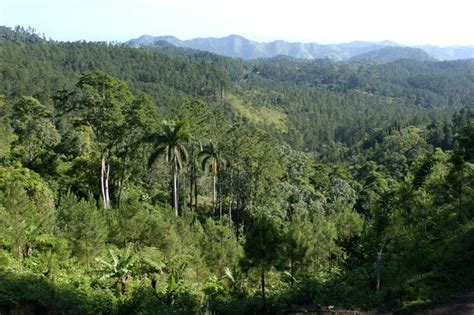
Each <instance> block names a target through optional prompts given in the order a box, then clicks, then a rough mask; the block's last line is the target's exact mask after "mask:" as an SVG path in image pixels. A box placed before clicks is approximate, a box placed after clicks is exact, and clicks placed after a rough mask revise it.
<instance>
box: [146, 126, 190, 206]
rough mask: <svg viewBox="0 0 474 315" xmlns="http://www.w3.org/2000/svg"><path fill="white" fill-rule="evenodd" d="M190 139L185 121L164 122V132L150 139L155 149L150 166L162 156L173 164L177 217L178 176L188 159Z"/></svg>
mask: <svg viewBox="0 0 474 315" xmlns="http://www.w3.org/2000/svg"><path fill="white" fill-rule="evenodd" d="M189 139H190V134H189V133H188V132H187V130H186V121H183V120H179V121H173V120H170V121H164V122H163V131H162V132H160V133H158V134H154V135H151V136H150V137H149V140H150V142H151V143H152V144H153V147H154V148H153V152H152V154H151V155H150V158H149V160H148V165H149V166H151V165H152V164H153V163H154V162H155V161H156V160H157V159H158V157H160V156H161V155H164V156H165V159H166V162H168V163H170V164H171V173H172V175H173V202H174V209H175V212H176V215H179V198H178V174H179V171H180V170H181V169H182V168H183V164H184V163H186V160H187V158H188V151H187V150H186V144H187V143H188V142H189Z"/></svg>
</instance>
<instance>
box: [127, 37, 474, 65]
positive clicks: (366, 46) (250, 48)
mask: <svg viewBox="0 0 474 315" xmlns="http://www.w3.org/2000/svg"><path fill="white" fill-rule="evenodd" d="M163 42H167V43H170V44H172V45H173V46H176V47H185V48H192V49H198V50H203V51H208V52H212V53H216V54H220V55H225V56H230V57H237V58H243V59H256V58H271V57H275V56H278V55H285V56H290V57H293V58H301V59H319V58H329V59H333V60H349V59H352V58H354V57H356V56H360V55H364V54H367V53H369V52H374V51H379V53H380V56H379V57H377V56H378V55H377V53H376V54H375V55H374V54H372V55H366V58H367V59H368V60H377V58H379V60H377V61H381V62H384V60H385V61H386V60H396V59H400V58H414V59H418V60H427V59H429V58H427V57H429V56H431V57H432V58H436V59H440V60H452V59H468V58H474V46H472V47H471V46H465V47H463V46H452V47H437V46H431V45H426V46H417V47H409V49H401V48H407V46H402V45H400V44H398V43H395V42H392V41H382V42H364V41H354V42H350V43H343V44H329V45H322V44H318V43H300V42H287V41H284V40H277V41H273V42H267V43H263V42H256V41H252V40H249V39H246V38H245V37H242V36H240V35H229V36H226V37H222V38H215V37H207V38H194V39H190V40H180V39H179V38H176V37H174V36H156V37H155V36H150V35H143V36H141V37H138V38H135V39H131V40H129V41H128V42H127V44H129V45H131V46H133V47H147V46H154V45H157V44H159V43H161V44H162V43H163ZM386 47H391V48H390V49H388V50H381V49H383V48H386ZM397 48H398V49H397ZM380 50H381V51H380ZM421 51H423V52H425V53H427V54H428V56H427V55H424V54H422V52H421ZM359 60H360V59H359Z"/></svg>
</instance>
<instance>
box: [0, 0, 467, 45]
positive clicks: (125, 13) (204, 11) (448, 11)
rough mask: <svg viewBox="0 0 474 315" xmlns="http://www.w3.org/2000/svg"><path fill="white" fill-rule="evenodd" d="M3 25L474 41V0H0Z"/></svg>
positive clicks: (185, 34) (109, 32) (63, 36)
mask: <svg viewBox="0 0 474 315" xmlns="http://www.w3.org/2000/svg"><path fill="white" fill-rule="evenodd" d="M0 25H7V26H14V25H22V26H25V27H26V26H31V27H34V28H36V29H37V30H38V31H39V32H42V33H45V34H46V36H47V37H51V38H53V39H56V40H81V39H85V40H93V41H96V40H107V41H113V40H116V41H125V40H128V39H130V38H133V37H138V36H140V35H143V34H149V35H174V36H177V37H179V38H181V39H189V38H193V37H209V36H214V37H221V36H226V35H229V34H240V35H243V36H245V37H247V38H249V39H253V40H258V41H270V40H276V39H284V40H289V41H304V42H319V43H339V42H348V41H353V40H368V41H380V40H394V41H397V42H399V43H403V44H426V43H431V44H437V45H443V46H446V45H474V0H432V1H428V0H324V1H322V0H273V1H267V0H263V1H259V0H221V1H217V0H174V1H173V0H0Z"/></svg>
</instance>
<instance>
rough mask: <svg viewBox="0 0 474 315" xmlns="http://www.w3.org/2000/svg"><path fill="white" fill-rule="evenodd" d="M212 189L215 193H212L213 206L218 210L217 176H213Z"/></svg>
mask: <svg viewBox="0 0 474 315" xmlns="http://www.w3.org/2000/svg"><path fill="white" fill-rule="evenodd" d="M212 187H213V192H212V204H213V206H214V209H216V208H217V205H216V196H217V191H216V176H212Z"/></svg>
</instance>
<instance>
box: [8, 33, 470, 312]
mask: <svg viewBox="0 0 474 315" xmlns="http://www.w3.org/2000/svg"><path fill="white" fill-rule="evenodd" d="M0 95H1V97H0V313H2V314H3V313H8V312H12V313H15V312H16V313H28V312H30V313H31V312H34V313H48V312H49V313H65V312H70V313H79V314H133V313H141V314H149V313H151V314H161V313H162V314H173V313H176V314H188V313H189V314H195V313H204V312H209V313H215V314H244V313H248V314H259V313H265V312H269V313H281V312H284V311H285V310H288V309H293V308H298V307H304V306H306V307H310V306H311V307H313V308H314V307H317V306H328V305H335V307H336V308H351V309H360V310H383V311H386V310H403V311H410V310H412V309H414V308H417V307H420V306H423V305H425V304H429V303H433V302H436V301H438V300H440V299H442V298H443V297H447V296H450V295H452V294H457V293H461V292H465V291H468V290H472V289H473V288H474V272H473V271H472V264H473V262H474V221H473V216H474V164H473V163H474V144H473V141H474V111H473V109H472V107H473V105H474V62H473V61H472V60H463V61H449V62H435V61H432V60H429V61H415V60H408V59H404V60H397V61H394V62H389V63H384V64H381V63H371V62H367V61H360V62H351V63H343V62H330V61H328V60H315V61H307V60H297V59H292V58H287V57H276V58H272V59H258V60H253V61H245V60H241V59H232V58H229V57H223V56H219V55H214V54H211V53H205V52H199V51H195V50H191V49H184V48H176V47H173V46H170V45H166V44H163V43H162V44H160V45H155V46H153V47H148V48H140V49H138V48H132V47H129V46H127V45H122V44H118V43H91V42H73V43H65V42H55V41H52V40H46V39H45V38H44V36H38V35H37V34H35V33H34V32H31V30H24V29H22V28H17V29H15V30H12V29H9V28H6V27H1V28H0Z"/></svg>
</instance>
